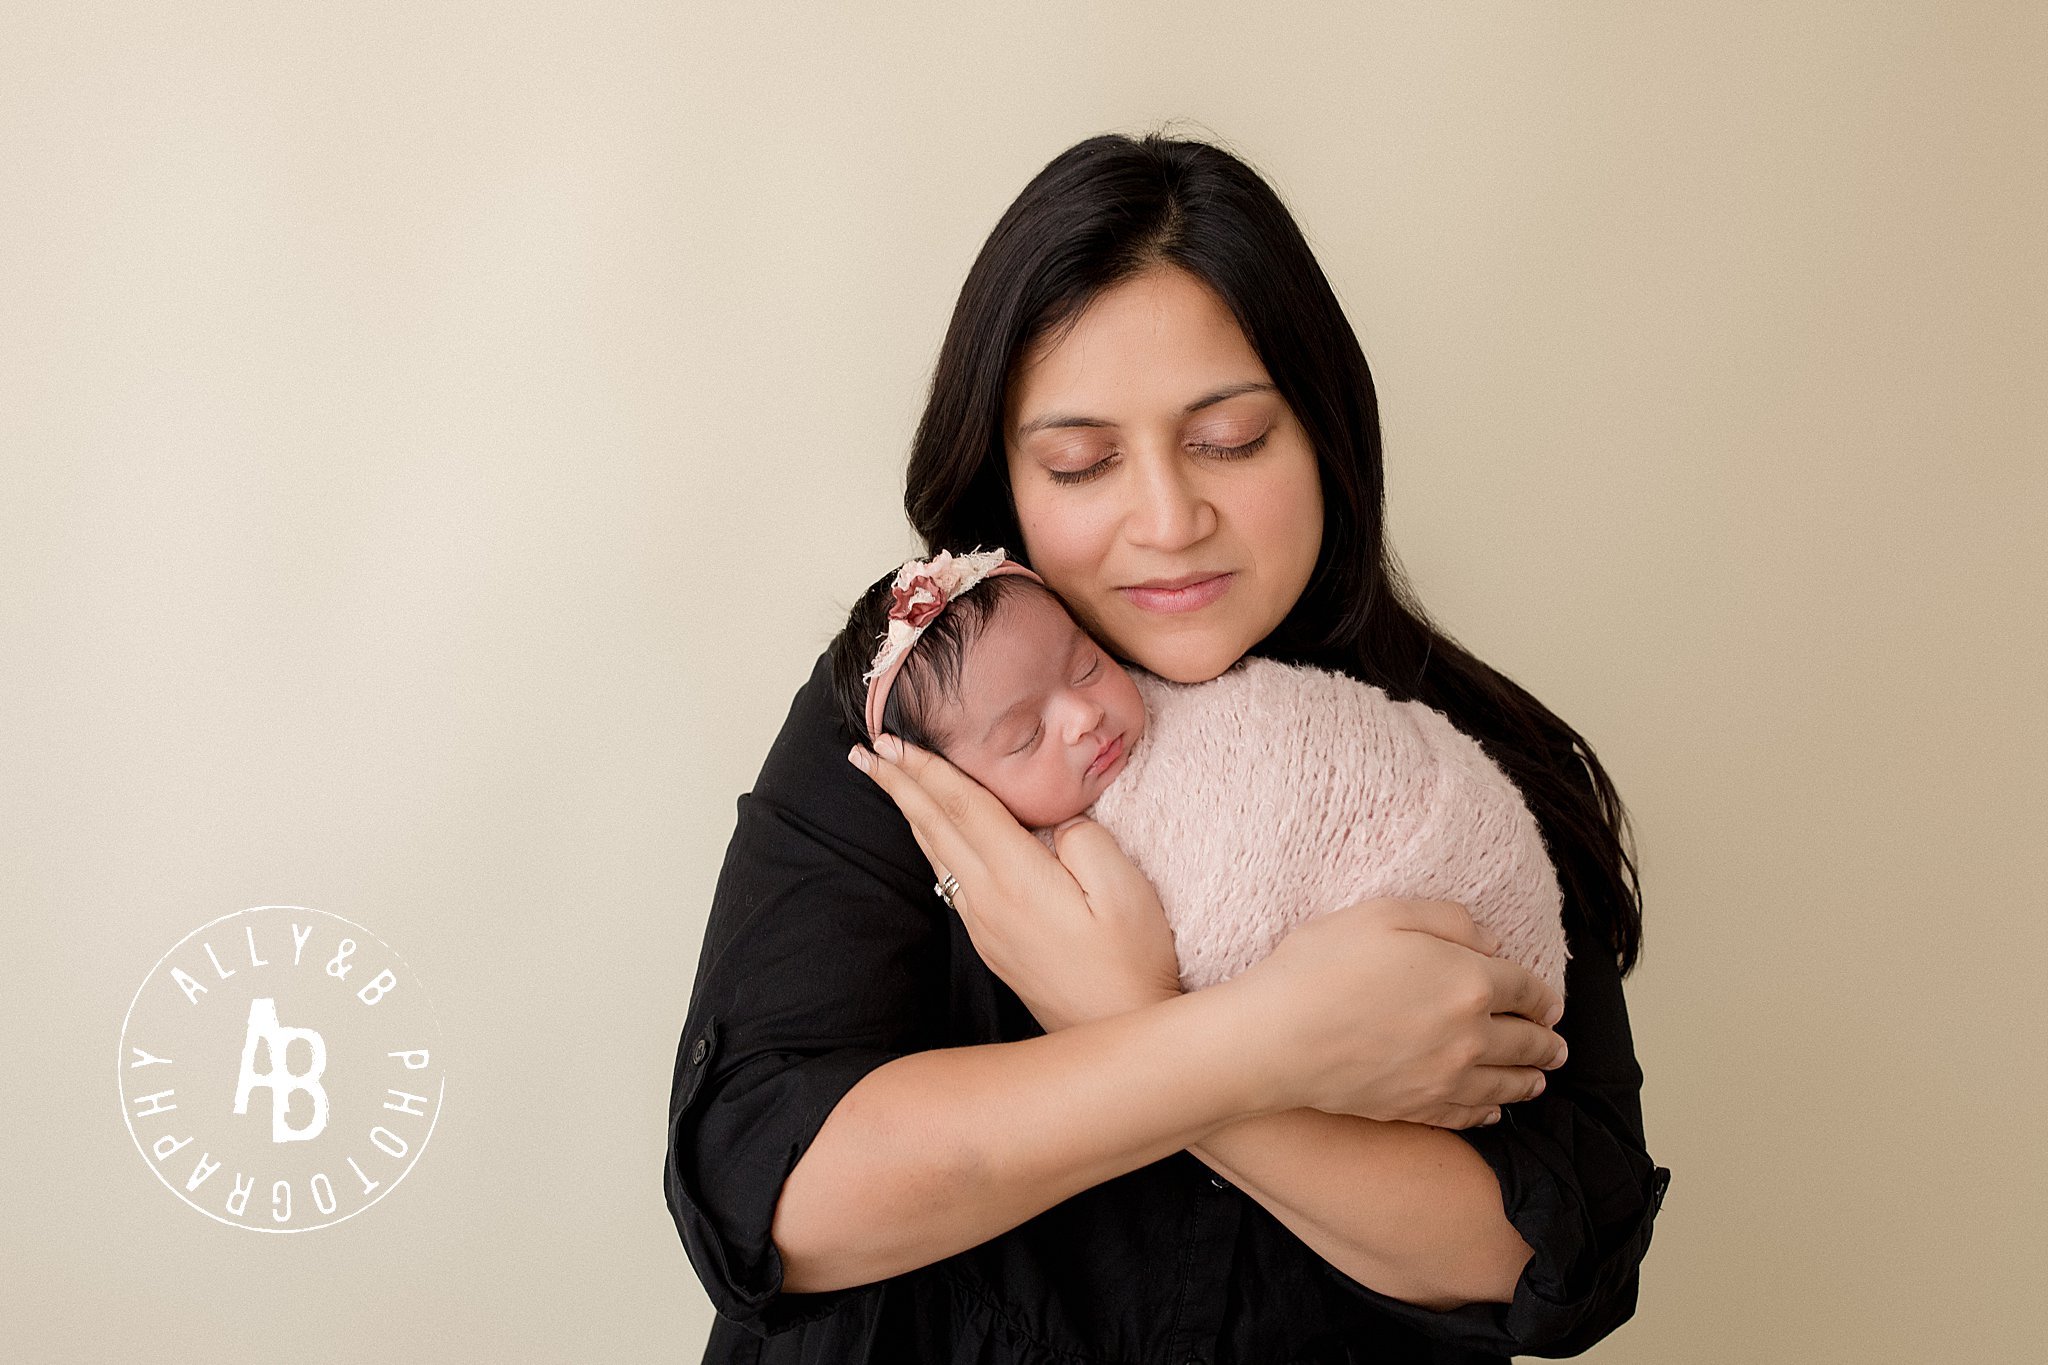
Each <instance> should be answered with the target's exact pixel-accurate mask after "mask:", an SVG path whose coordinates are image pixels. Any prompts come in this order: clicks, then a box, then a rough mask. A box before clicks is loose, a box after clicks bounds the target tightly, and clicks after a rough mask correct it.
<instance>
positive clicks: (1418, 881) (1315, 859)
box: [834, 550, 1568, 995]
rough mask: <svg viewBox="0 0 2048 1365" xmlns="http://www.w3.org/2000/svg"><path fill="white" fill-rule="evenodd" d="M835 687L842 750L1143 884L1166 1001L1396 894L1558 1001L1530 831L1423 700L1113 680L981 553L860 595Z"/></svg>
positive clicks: (1019, 583)
mask: <svg viewBox="0 0 2048 1365" xmlns="http://www.w3.org/2000/svg"><path fill="white" fill-rule="evenodd" d="M969 589H972V591H969ZM878 623H883V624H878ZM878 638H879V639H880V640H881V648H880V650H879V651H877V650H875V643H876V641H877V639H878ZM870 658H872V659H873V666H872V667H869V666H868V660H869V659H870ZM860 670H865V671H864V672H863V671H860ZM834 673H835V678H836V679H837V681H838V684H839V696H840V701H841V705H842V707H843V708H844V710H845V712H846V714H847V718H848V721H849V724H851V725H852V727H853V729H854V731H855V733H860V734H867V735H869V736H870V737H872V736H874V735H876V734H878V733H880V732H881V731H883V730H887V731H890V732H893V733H895V734H897V735H899V736H901V737H902V738H903V739H905V740H908V741H909V742H910V743H913V744H916V745H918V746H919V747H921V748H926V749H930V750H931V751H933V752H935V753H938V754H941V755H943V756H944V757H945V758H946V759H947V761H948V762H950V763H952V764H953V765H954V766H955V767H957V768H959V769H960V770H961V771H962V772H964V773H966V774H967V775H968V776H969V777H972V778H973V779H974V780H975V781H977V782H979V783H980V784H981V785H982V786H983V787H985V788H987V789H988V790H989V791H990V792H991V793H993V794H994V795H995V796H996V798H997V799H998V800H1000V801H1001V802H1002V803H1003V804H1004V806H1006V807H1007V808H1008V809H1009V811H1010V813H1011V814H1012V815H1014V816H1016V818H1017V820H1018V822H1019V823H1020V824H1023V825H1025V826H1027V827H1029V828H1031V829H1033V830H1034V831H1036V832H1037V833H1038V836H1039V838H1040V839H1041V840H1043V841H1044V842H1045V843H1046V845H1047V846H1048V847H1050V846H1051V844H1052V836H1051V833H1050V827H1051V826H1053V825H1056V824H1058V823H1059V822H1060V821H1062V820H1065V819H1067V818H1068V817H1070V816H1073V815H1079V814H1086V815H1088V816H1089V817H1090V818H1092V819H1094V820H1096V821H1098V822H1100V823H1101V824H1102V826H1103V827H1104V828H1105V829H1107V830H1108V831H1109V832H1110V834H1111V835H1112V836H1114V838H1115V839H1116V841H1117V844H1118V846H1119V847H1121V848H1122V849H1123V851H1124V853H1125V854H1126V855H1127V856H1128V857H1129V858H1130V859H1131V861H1132V862H1133V863H1134V864H1136V866H1137V867H1138V868H1139V870H1140V871H1142V872H1143V873H1144V874H1145V875H1146V877H1147V878H1148V879H1149V880H1150V881H1151V882H1152V885H1153V886H1154V888H1155V889H1157V891H1158V893H1159V899H1160V904H1161V906H1162V908H1163V909H1164V910H1165V912H1166V918H1167V922H1168V925H1169V926H1170V927H1171V929H1172V931H1173V936H1174V947H1175V952H1176V954H1177V956H1178V958H1179V962H1180V977H1181V985H1182V987H1183V988H1184V989H1186V990H1199V989H1201V988H1202V987H1204V986H1211V985H1215V984H1216V983H1218V982H1221V981H1226V980H1228V979H1230V978H1231V977H1233V976H1235V975H1237V974H1238V973H1239V972H1241V971H1243V970H1245V969H1246V968H1247V967H1250V966H1251V965H1252V964H1253V963H1255V962H1257V961H1258V960H1259V959H1260V958H1262V957H1264V956H1265V955H1266V954H1267V953H1269V952H1271V951H1272V950H1273V948H1274V947H1276V946H1277V945H1278V944H1279V942H1280V940H1281V939H1282V938H1284V937H1285V936H1286V935H1287V933H1288V932H1289V931H1290V930H1292V929H1293V928H1294V927H1295V926H1296V925H1297V924H1299V923H1301V922H1302V921H1303V920H1306V919H1309V918H1311V917H1313V916H1315V915H1317V914H1322V913H1326V912H1328V911H1331V910H1336V909H1340V908H1342V907H1344V906H1347V905H1351V904H1354V903H1356V902H1358V901H1362V900H1370V899H1374V898H1378V897H1412V898H1417V899H1427V900H1447V901H1455V902H1457V903H1458V904H1460V905H1462V906H1464V907H1465V909H1466V910H1467V912H1468V913H1470V914H1471V916H1472V918H1473V920H1474V921H1475V922H1477V923H1479V924H1481V925H1484V926H1485V927H1487V928H1489V929H1491V930H1493V931H1494V932H1495V933H1496V934H1498V935H1500V937H1501V941H1502V944H1503V947H1502V950H1501V951H1502V956H1504V957H1508V958H1510V959H1512V960H1513V961H1516V962H1518V963H1520V964H1521V965H1522V966H1524V967H1526V968H1528V969H1529V970H1530V971H1531V972H1533V973H1534V974H1535V975H1537V976H1539V977H1541V978H1542V979H1543V980H1544V982H1545V983H1546V984H1548V985H1549V986H1551V987H1552V988H1553V989H1554V990H1556V991H1558V992H1559V994H1560V995H1561V994H1562V993H1563V991H1564V964H1565V961H1566V959H1567V956H1568V954H1567V952H1566V949H1565V942H1564V928H1563V924H1562V920H1561V917H1560V912H1561V900H1560V894H1559V890H1558V883H1557V876H1556V871H1555V869H1554V868H1553V867H1552V865H1551V862H1550V859H1549V856H1548V854H1547V853H1546V851H1545V849H1544V845H1543V840H1542V835H1541V832H1540V831H1539V829H1538V827H1537V825H1536V821H1535V817H1534V816H1533V815H1531V814H1530V812H1529V809H1528V807H1527V805H1526V803H1524V801H1523V800H1522V797H1521V793H1520V792H1519V790H1517V788H1516V787H1515V785H1514V783H1513V782H1512V781H1511V780H1510V779H1509V778H1508V776H1507V774H1505V773H1504V772H1502V771H1501V770H1500V768H1499V766H1498V765H1497V764H1495V763H1494V762H1493V760H1492V759H1490V758H1489V757H1487V755H1486V753H1485V752H1484V750H1482V749H1481V748H1480V746H1479V745H1478V743H1477V742H1476V741H1474V740H1473V739H1472V738H1470V737H1469V736H1467V735H1465V734H1464V733H1463V732H1461V731H1459V730H1458V729H1457V728H1455V727H1454V726H1453V725H1452V724H1451V723H1450V721H1449V720H1448V719H1447V718H1446V717H1445V716H1444V715H1443V713H1441V712H1439V711H1436V710H1434V709H1432V708H1430V707H1428V706H1425V705H1423V704H1422V703H1420V702H1397V701H1394V700H1393V699H1392V698H1390V697H1389V696H1388V695H1387V694H1386V693H1385V692H1384V691H1383V690H1381V689H1380V688H1377V687H1374V686H1372V685H1371V684H1369V683H1363V682H1359V681H1358V680H1356V679H1353V678H1350V677H1346V676H1344V675H1342V674H1338V673H1333V672H1329V671H1327V670H1324V669H1318V668H1309V667H1305V666H1297V665H1289V664H1282V663H1278V662H1275V661H1273V660H1270V659H1259V658H1252V657H1247V658H1245V659H1243V660H1241V661H1240V662H1239V663H1238V664H1236V665H1235V666H1233V667H1232V668H1230V669H1228V670H1227V671H1225V672H1224V673H1223V674H1222V675H1221V676H1220V677H1217V678H1215V679H1212V680H1210V681H1208V682H1203V683H1175V682H1169V681H1167V680H1165V679H1162V678H1158V677H1155V676H1153V675H1152V674H1150V673H1147V672H1145V671H1144V670H1142V669H1132V670H1129V671H1126V670H1125V669H1124V668H1122V667H1121V666H1119V665H1118V664H1117V663H1116V661H1115V660H1114V659H1112V658H1110V656H1109V655H1108V653H1107V652H1106V651H1104V650H1103V649H1102V647H1101V646H1100V645H1098V644H1097V643H1096V642H1095V641H1094V639H1093V638H1091V637H1090V636H1089V635H1088V633H1087V632H1086V631H1084V630H1083V629H1081V627H1080V625H1079V623H1078V622H1076V621H1075V620H1074V619H1073V617H1072V616H1071V615H1069V614H1068V612H1067V610H1066V608H1065V607H1064V606H1063V605H1061V603H1060V601H1059V599H1058V598H1057V597H1056V596H1054V595H1053V593H1052V591H1051V590H1050V589H1049V588H1047V587H1045V586H1044V584H1043V583H1042V582H1040V581H1039V580H1038V578H1037V575H1035V574H1033V573H1032V572H1031V571H1030V570H1029V569H1026V568H1024V567H1023V566H1021V565H1017V564H1015V563H1013V562H1011V561H1007V560H1004V559H1003V558H1002V552H1001V551H1000V550H991V551H985V552H982V553H981V554H979V555H968V556H960V557H957V558H956V557H953V556H950V555H946V554H944V553H942V554H941V555H939V556H935V557H934V558H933V559H932V560H931V561H929V563H925V562H921V561H912V562H911V563H910V564H906V565H904V566H903V568H902V569H901V570H899V571H898V572H897V573H896V574H894V575H892V576H890V577H886V578H884V579H882V580H880V581H879V582H878V583H876V584H875V585H874V586H873V587H872V588H870V589H869V591H868V592H867V594H865V595H864V596H863V598H862V599H861V602H860V603H859V604H857V605H856V606H855V608H854V610H853V612H852V615H851V618H850V619H849V621H848V623H847V626H846V628H845V630H843V631H842V632H841V634H840V637H839V639H838V640H837V641H835V643H834ZM856 718H858V719H857V720H856Z"/></svg>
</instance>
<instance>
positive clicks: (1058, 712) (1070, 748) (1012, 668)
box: [943, 593, 1145, 829]
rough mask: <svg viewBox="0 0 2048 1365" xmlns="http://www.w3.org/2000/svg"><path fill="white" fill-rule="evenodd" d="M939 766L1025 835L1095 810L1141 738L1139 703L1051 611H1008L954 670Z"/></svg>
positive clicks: (1114, 670) (1037, 606)
mask: <svg viewBox="0 0 2048 1365" xmlns="http://www.w3.org/2000/svg"><path fill="white" fill-rule="evenodd" d="M960 684H961V686H960V693H961V696H962V697H964V698H965V701H964V702H962V703H961V704H959V705H957V706H954V707H953V708H951V710H950V712H949V714H948V715H947V716H946V718H945V720H944V722H943V729H944V731H945V738H944V743H945V751H946V758H947V760H948V761H950V762H951V763H952V764H953V766H954V767H956V768H958V769H960V770H961V771H962V772H964V773H966V774H967V775H968V776H969V777H971V778H973V779H974V780H975V781H977V782H979V783H981V785H982V786H984V787H986V788H988V789H989V790H990V791H991V792H993V793H995V796H996V799H997V800H999V801H1001V802H1002V803H1003V804H1004V805H1005V806H1007V807H1009V809H1010V813H1011V814H1012V815H1014V816H1016V817H1017V820H1018V822H1019V823H1020V824H1023V825H1024V826H1026V827H1027V828H1032V829H1040V828H1043V827H1045V826H1047V825H1056V824H1058V823H1059V822H1060V821H1062V820H1064V819H1066V818H1067V817H1068V816H1070V815H1079V814H1080V813H1081V812H1082V811H1084V810H1086V809H1088V807H1089V806H1091V805H1093V804H1094V802H1095V798H1096V797H1097V796H1098V795H1100V794H1101V792H1102V790H1103V788H1105V787H1107V786H1108V785H1109V784H1110V783H1111V782H1112V781H1113V780H1114V779H1115V778H1116V776H1117V774H1118V773H1120V772H1122V771H1123V768H1124V761H1125V759H1126V757H1127V756H1128V755H1129V754H1130V752H1131V750H1132V749H1134V748H1135V747H1137V743H1138V740H1139V739H1140V738H1141V737H1142V736H1143V735H1144V733H1145V703H1144V700H1143V699H1142V698H1140V697H1139V695H1138V689H1137V686H1136V684H1134V683H1132V681H1131V677H1130V675H1129V674H1128V673H1126V672H1124V670H1123V669H1122V668H1121V667H1120V666H1118V664H1117V662H1116V660H1114V659H1112V658H1110V657H1109V655H1108V654H1107V653H1106V652H1105V651H1104V650H1103V649H1102V647H1101V646H1099V645H1097V644H1096V643H1095V641H1094V640H1092V639H1090V638H1089V636H1088V633H1087V632H1086V631H1084V630H1082V629H1081V627H1080V626H1078V625H1076V624H1075V622H1074V618H1073V617H1071V616H1069V615H1067V613H1066V610H1065V609H1064V608H1062V607H1061V606H1060V605H1059V604H1058V603H1057V602H1054V601H1052V600H1051V599H1050V598H1048V597H1046V596H1045V595H1044V594H1042V593H1031V594H1029V595H1028V596H1026V597H1024V598H1022V599H1021V600H1018V601H1015V602H1011V603H1008V604H1006V605H1005V606H1004V608H1003V612H1002V614H1001V616H999V617H998V618H997V619H996V620H995V621H994V622H993V623H991V624H990V626H989V627H988V629H986V630H984V631H983V632H982V633H981V636H980V638H979V639H977V640H976V641H975V642H974V644H973V645H972V646H971V647H969V649H968V650H967V653H966V657H965V658H964V659H963V660H962V661H961V679H960Z"/></svg>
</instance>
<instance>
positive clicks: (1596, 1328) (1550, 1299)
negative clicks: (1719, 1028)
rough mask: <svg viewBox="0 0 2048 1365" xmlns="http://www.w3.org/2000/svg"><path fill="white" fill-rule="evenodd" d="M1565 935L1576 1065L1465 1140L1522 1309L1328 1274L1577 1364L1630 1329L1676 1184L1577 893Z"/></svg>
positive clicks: (1474, 1340) (1401, 1307)
mask: <svg viewBox="0 0 2048 1365" xmlns="http://www.w3.org/2000/svg"><path fill="white" fill-rule="evenodd" d="M1570 761H1571V763H1572V765H1573V766H1574V767H1577V760H1576V759H1572V760H1570ZM1588 790H1589V791H1590V785H1589V786H1588ZM1552 847H1556V845H1555V843H1553V844H1552ZM1564 926H1565V938H1566V942H1567V944H1568V945H1569V947H1570V950H1571V959H1570V961H1569V962H1568V963H1567V964H1566V967H1565V1012H1564V1017H1563V1018H1562V1019H1561V1020H1559V1021H1558V1024H1557V1032H1558V1034H1559V1035H1560V1036H1561V1037H1563V1038H1564V1040H1565V1043H1566V1045H1567V1047H1568V1048H1569V1050H1570V1051H1569V1057H1568V1059H1567V1060H1566V1062H1565V1064H1564V1065H1563V1066H1561V1067H1559V1068H1557V1069H1556V1070H1555V1071H1552V1072H1551V1073H1550V1074H1549V1077H1548V1079H1547V1081H1546V1082H1545V1085H1544V1090H1543V1093H1542V1094H1540V1095H1538V1096H1536V1097H1535V1098H1534V1099H1530V1100H1524V1101H1522V1102H1520V1103H1517V1104H1510V1105H1506V1106H1504V1107H1503V1108H1502V1110H1501V1121H1500V1122H1499V1123H1497V1124H1493V1125H1491V1126H1488V1127H1484V1128H1464V1129H1459V1130H1457V1133H1458V1136H1459V1137H1461V1138H1463V1139H1465V1141H1466V1142H1467V1143H1469V1144H1470V1145H1471V1146H1472V1147H1473V1148H1474V1150H1476V1151H1477V1152H1478V1153H1479V1154H1480V1156H1482V1157H1484V1158H1485V1159H1486V1163H1487V1165H1489V1166H1490V1167H1492V1168H1493V1173H1494V1175H1495V1177H1496V1178H1498V1179H1499V1181H1500V1191H1501V1206H1502V1209H1503V1211H1504V1212H1505V1213H1506V1215H1507V1219H1508V1221H1509V1222H1510V1223H1512V1224H1513V1225H1514V1228H1515V1231H1516V1232H1518V1233H1520V1234H1521V1237H1522V1240H1523V1241H1525V1242H1527V1243H1528V1244H1529V1247H1530V1250H1531V1252H1532V1254H1531V1256H1530V1258H1529V1262H1528V1264H1527V1265H1525V1266H1524V1267H1523V1269H1522V1275H1521V1278H1520V1279H1519V1280H1518V1281H1517V1282H1516V1284H1515V1290H1514V1298H1513V1300H1512V1301H1511V1302H1508V1303H1472V1304H1466V1305H1465V1306H1463V1307H1461V1308H1455V1309H1451V1310H1448V1311H1436V1310H1432V1309H1427V1308H1421V1307H1418V1306H1416V1305H1414V1304H1411V1303H1406V1302H1404V1301H1402V1300H1399V1299H1394V1298H1389V1297H1388V1296H1386V1295H1384V1294H1380V1293H1378V1292H1376V1291H1374V1290H1372V1289H1369V1288H1367V1287H1366V1286H1364V1285H1362V1284H1359V1283H1358V1282H1357V1281H1356V1280H1353V1279H1352V1278H1350V1277H1349V1276H1347V1275H1345V1274H1343V1272H1341V1271H1339V1270H1337V1269H1336V1268H1335V1267H1332V1266H1329V1264H1328V1263H1327V1262H1324V1263H1323V1265H1324V1268H1325V1269H1326V1270H1327V1271H1328V1273H1329V1274H1330V1275H1332V1276H1334V1277H1336V1279H1337V1280H1338V1281H1339V1282H1340V1283H1341V1284H1342V1285H1343V1286H1344V1287H1345V1289H1346V1290H1347V1292H1349V1293H1351V1294H1353V1295H1355V1296H1357V1297H1359V1298H1362V1299H1365V1300H1367V1301H1369V1302H1371V1303H1373V1304H1375V1305H1376V1306H1378V1307H1380V1308H1382V1309H1383V1310H1384V1311H1386V1312H1387V1313H1389V1314H1390V1315H1392V1316H1395V1317H1397V1318H1400V1319H1401V1320H1402V1321H1404V1322H1407V1323H1409V1324H1410V1325H1412V1326H1414V1327H1416V1328H1417V1329H1418V1330H1420V1331H1422V1332H1424V1333H1426V1334H1428V1335H1429V1336H1431V1337H1434V1338H1437V1339H1438V1340H1443V1341H1449V1342H1455V1343H1456V1344H1457V1345H1459V1346H1461V1347H1464V1348H1466V1349H1470V1350H1475V1351H1483V1352H1492V1353H1495V1354H1499V1355H1510V1356H1512V1355H1532V1356H1549V1357H1561V1356H1572V1355H1577V1354H1579V1353H1580V1352H1581V1351H1584V1350H1585V1349H1586V1348H1587V1347H1589V1346H1591V1345H1593V1344H1594V1343H1595V1342H1597V1341H1599V1340H1600V1339H1601V1338H1602V1337H1604V1336H1606V1335H1607V1334H1608V1333H1610V1332H1612V1331H1613V1330H1614V1329H1615V1328H1617V1327H1619V1326H1621V1324H1623V1323H1624V1322H1627V1321H1628V1320H1629V1318H1630V1317H1632V1316H1633V1315H1634V1313H1635V1310H1636V1297H1637V1287H1638V1283H1639V1275H1640V1268H1641V1265H1642V1261H1643V1257H1644V1254H1645V1253H1646V1252H1647V1251H1648V1250H1649V1246H1650V1236H1651V1232H1652V1229H1653V1227H1654V1226H1655V1221H1656V1217H1657V1213H1658V1210H1659V1209H1660V1208H1661V1207H1662V1206H1663V1202H1664V1190H1665V1187H1666V1186H1667V1185H1668V1184H1669V1183H1670V1180H1671V1172H1670V1171H1669V1170H1668V1169H1666V1168H1665V1167H1663V1166H1659V1165H1657V1164H1656V1163H1655V1162H1653V1161H1652V1160H1651V1159H1650V1154H1649V1151H1648V1148H1647V1145H1646V1143H1645V1141H1644V1135H1643V1115H1642V1101H1641V1096H1642V1086H1643V1073H1642V1068H1641V1067H1640V1066H1639V1065H1638V1063H1637V1061H1636V1054H1635V1040H1634V1037H1633V1034H1632V1032H1631V1030H1630V1028H1629V1021H1628V1006H1627V1003H1626V1001H1625V1000H1624V998H1623V994H1622V986H1621V972H1620V969H1619V967H1618V965H1617V964H1616V962H1615V959H1614V955H1613V953H1612V952H1611V951H1609V950H1608V949H1607V947H1606V946H1605V945H1604V944H1603V943H1600V942H1598V941H1597V940H1596V939H1595V938H1594V937H1593V935H1592V934H1591V931H1590V930H1589V929H1588V928H1587V926H1586V925H1585V923H1584V921H1583V919H1582V918H1581V917H1580V916H1579V915H1578V914H1576V913H1575V906H1574V904H1573V901H1572V899H1571V897H1570V895H1569V894H1567V897H1566V901H1565V914H1564Z"/></svg>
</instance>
